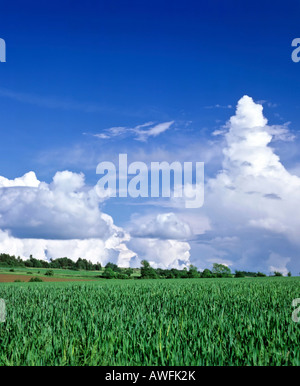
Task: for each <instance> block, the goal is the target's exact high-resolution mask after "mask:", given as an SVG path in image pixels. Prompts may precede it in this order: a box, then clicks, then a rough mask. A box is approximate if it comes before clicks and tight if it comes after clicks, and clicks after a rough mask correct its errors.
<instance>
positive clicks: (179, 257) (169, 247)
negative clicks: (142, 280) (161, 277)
mask: <svg viewBox="0 0 300 386" xmlns="http://www.w3.org/2000/svg"><path fill="white" fill-rule="evenodd" d="M128 245H129V247H130V249H132V250H134V251H135V252H136V253H137V255H138V257H139V261H141V260H144V259H145V260H148V261H149V263H150V264H151V266H152V267H153V268H164V269H165V268H177V269H183V268H184V267H188V266H189V265H190V245H189V243H187V242H184V241H178V240H159V239H152V238H132V239H131V240H130V242H129V244H128Z"/></svg>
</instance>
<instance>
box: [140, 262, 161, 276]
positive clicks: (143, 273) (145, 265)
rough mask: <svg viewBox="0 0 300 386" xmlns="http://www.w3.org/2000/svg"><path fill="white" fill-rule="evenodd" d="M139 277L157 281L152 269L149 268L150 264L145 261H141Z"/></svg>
mask: <svg viewBox="0 0 300 386" xmlns="http://www.w3.org/2000/svg"><path fill="white" fill-rule="evenodd" d="M141 264H142V267H141V276H142V279H157V278H158V275H157V273H156V271H155V269H154V268H151V266H150V263H149V262H148V261H147V260H142V261H141Z"/></svg>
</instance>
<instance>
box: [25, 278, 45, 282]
mask: <svg viewBox="0 0 300 386" xmlns="http://www.w3.org/2000/svg"><path fill="white" fill-rule="evenodd" d="M41 281H44V280H43V279H41V278H40V277H32V278H31V279H30V280H29V283H39V282H41Z"/></svg>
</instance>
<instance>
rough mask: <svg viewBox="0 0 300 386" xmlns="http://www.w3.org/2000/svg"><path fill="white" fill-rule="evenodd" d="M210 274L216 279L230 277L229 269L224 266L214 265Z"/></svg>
mask: <svg viewBox="0 0 300 386" xmlns="http://www.w3.org/2000/svg"><path fill="white" fill-rule="evenodd" d="M212 273H213V274H215V275H216V276H217V277H231V270H230V268H229V267H227V266H226V265H224V264H218V263H214V264H213V269H212Z"/></svg>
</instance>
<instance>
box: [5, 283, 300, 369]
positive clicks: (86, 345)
mask: <svg viewBox="0 0 300 386" xmlns="http://www.w3.org/2000/svg"><path fill="white" fill-rule="evenodd" d="M299 292H300V278H294V277H291V278H285V277H284V278H268V277H267V278H253V279H248V278H243V279H236V278H234V279H185V280H177V279H170V280H166V279H165V280H127V281H121V280H103V281H101V282H99V281H98V282H74V283H70V282H63V283H3V284H0V298H2V299H4V300H5V303H6V310H7V314H6V321H5V322H3V323H0V365H2V366H4V365H5V366H6V365H26V366H32V365H35V366H39V365H46V366H50V365H51V366H53V365H58V366H64V365H68V366H75V365H82V366H91V365H94V366H95V365H97V366H99V365H100V366H101V365H110V366H114V365H125V366H131V365H143V366H147V365H157V366H161V365H162V366H191V365H194V366H202V365H213V366H220V365H229V366H241V365H250V366H251V365H268V366H273V365H274V366H281V365H300V349H299V342H300V323H296V322H294V321H293V320H292V317H291V316H292V312H293V310H294V308H293V307H292V300H293V299H294V298H299V297H300V293H299Z"/></svg>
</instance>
